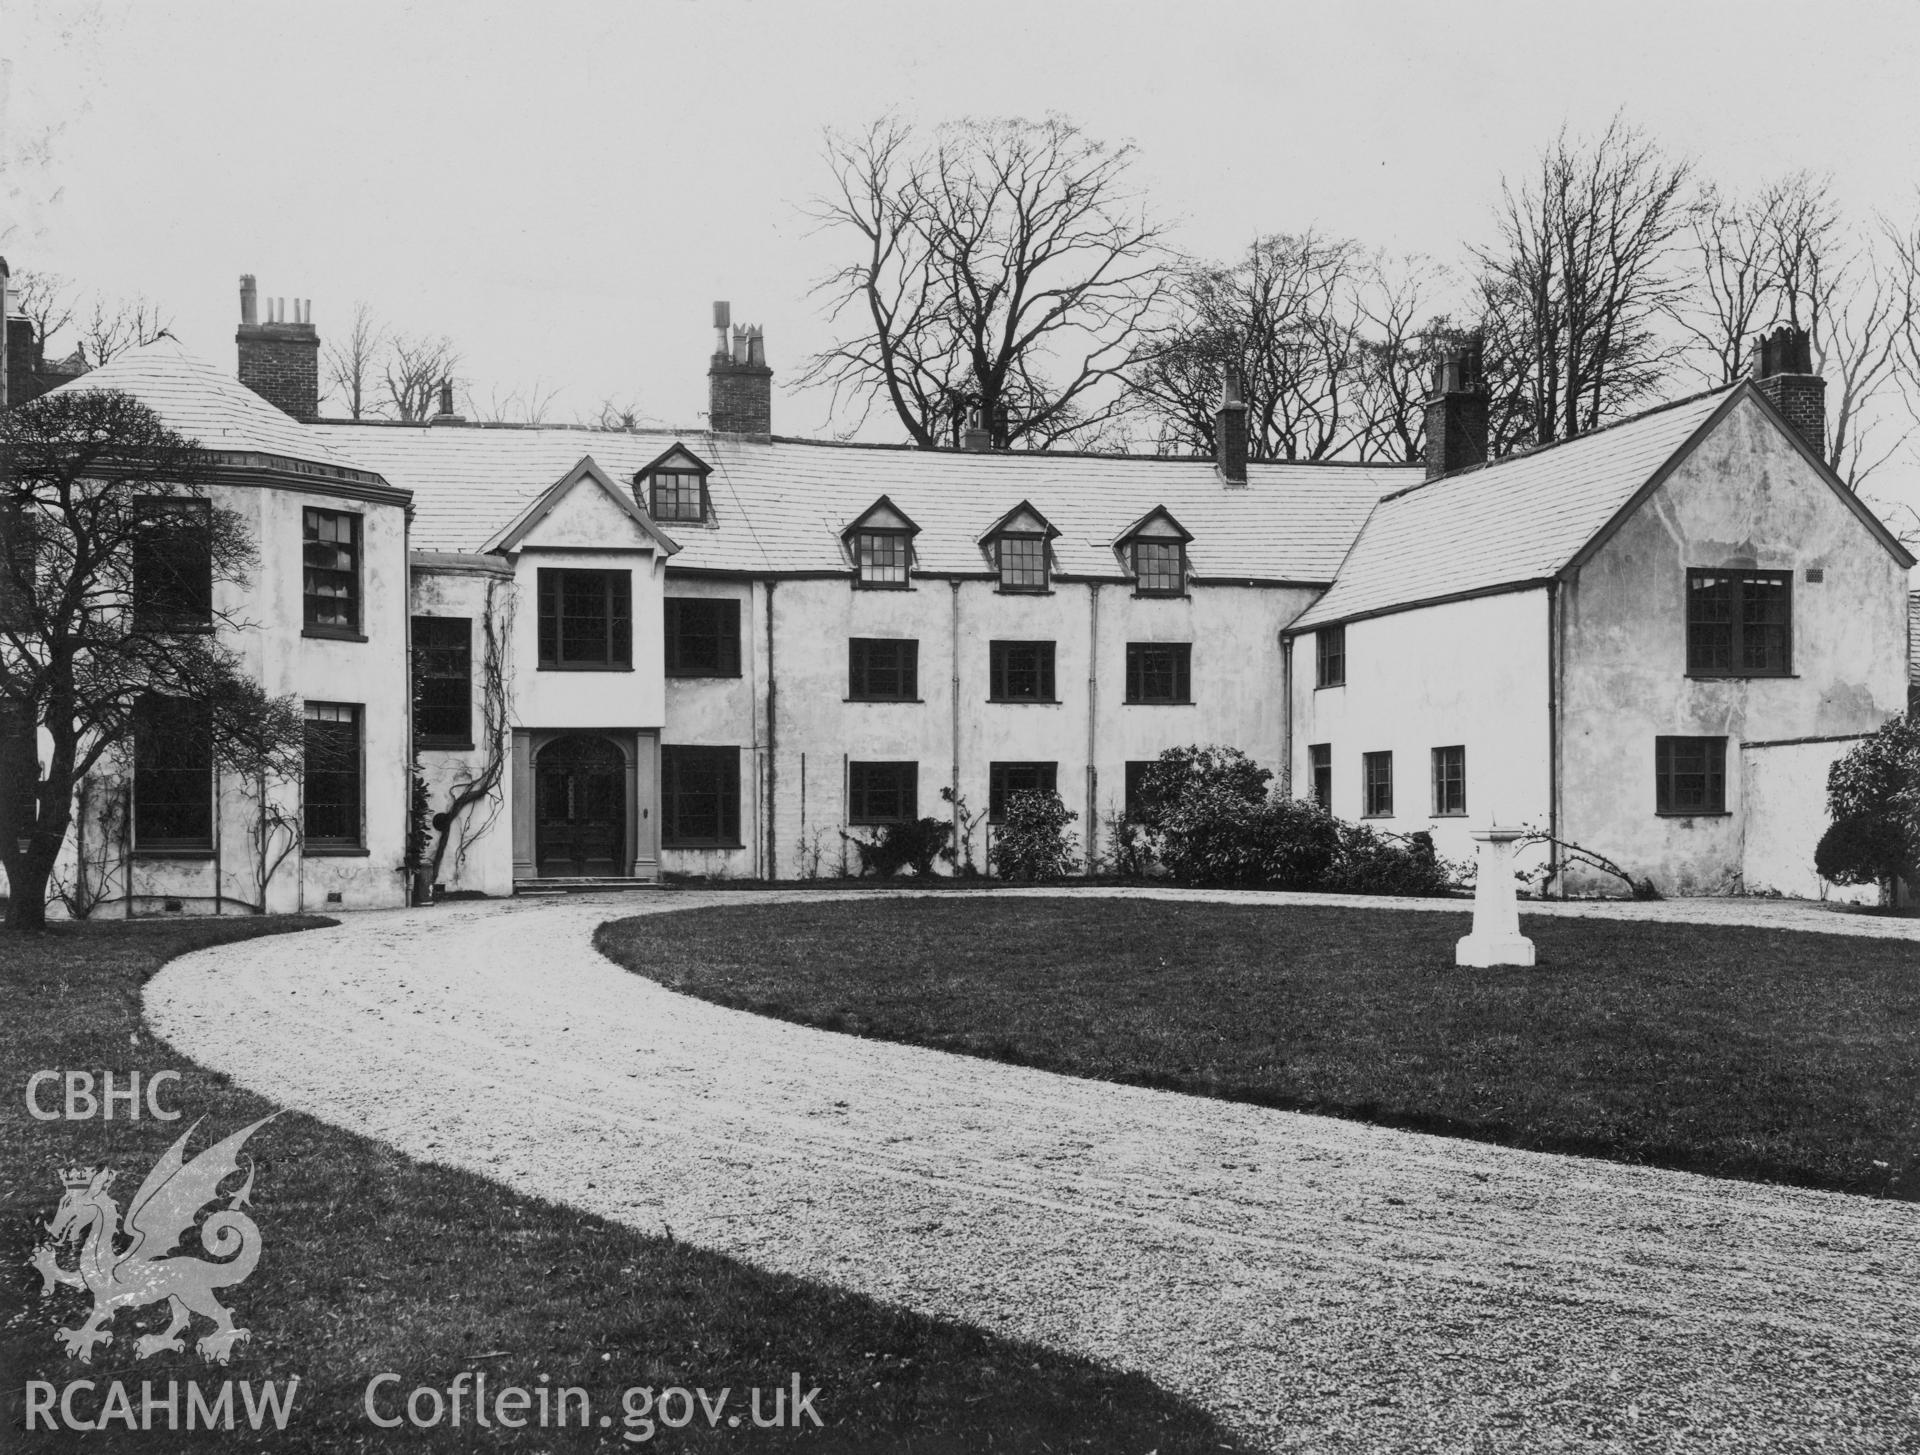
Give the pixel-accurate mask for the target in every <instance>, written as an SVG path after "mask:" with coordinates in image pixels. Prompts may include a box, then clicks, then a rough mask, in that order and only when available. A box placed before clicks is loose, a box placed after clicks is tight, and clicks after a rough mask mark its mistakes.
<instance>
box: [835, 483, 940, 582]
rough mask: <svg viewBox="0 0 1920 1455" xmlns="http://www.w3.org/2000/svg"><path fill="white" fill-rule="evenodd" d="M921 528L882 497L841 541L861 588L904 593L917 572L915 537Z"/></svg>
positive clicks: (841, 535) (854, 578)
mask: <svg viewBox="0 0 1920 1455" xmlns="http://www.w3.org/2000/svg"><path fill="white" fill-rule="evenodd" d="M919 533H920V527H919V526H917V525H915V524H914V523H913V522H912V521H911V520H909V519H908V518H907V515H906V512H905V511H903V510H901V509H900V507H899V506H897V505H895V504H894V503H893V502H892V501H891V500H889V499H887V497H886V496H884V495H882V496H881V497H880V498H879V499H878V500H876V501H874V503H873V504H872V505H869V506H868V507H867V508H866V509H865V510H863V511H862V512H861V513H860V515H859V516H858V517H857V518H856V519H855V520H854V521H853V523H852V524H850V525H849V526H848V527H847V528H846V529H845V530H843V531H842V532H841V533H840V539H841V540H842V541H844V542H845V543H846V547H847V555H848V556H849V557H850V558H851V559H852V562H853V584H854V586H855V587H857V588H863V589H866V590H879V591H887V590H892V591H904V590H906V589H907V587H908V585H909V584H910V579H909V578H910V577H911V575H912V571H913V538H914V537H915V536H916V535H918V534H919Z"/></svg>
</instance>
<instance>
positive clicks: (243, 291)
mask: <svg viewBox="0 0 1920 1455" xmlns="http://www.w3.org/2000/svg"><path fill="white" fill-rule="evenodd" d="M240 321H241V322H242V323H258V322H259V321H260V298H259V294H258V292H257V291H256V290H255V287H254V282H253V274H251V273H242V274H241V275H240Z"/></svg>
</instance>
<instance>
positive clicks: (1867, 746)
mask: <svg viewBox="0 0 1920 1455" xmlns="http://www.w3.org/2000/svg"><path fill="white" fill-rule="evenodd" d="M1827 810H1828V812H1829V813H1831V814H1832V815H1833V824H1832V826H1831V827H1830V828H1828V830H1827V831H1826V833H1824V834H1823V835H1821V838H1820V843H1819V845H1818V846H1817V847H1816V848H1815V849H1814V853H1813V865H1814V868H1815V869H1816V870H1817V871H1818V872H1819V874H1820V877H1821V878H1823V879H1830V880H1832V881H1833V882H1834V883H1836V884H1885V883H1887V882H1888V881H1890V880H1892V879H1893V878H1894V877H1896V876H1899V877H1901V878H1906V879H1912V878H1914V877H1915V871H1916V869H1920V724H1916V723H1915V722H1914V721H1912V720H1911V719H1910V718H1909V717H1907V716H1905V715H1902V716H1900V717H1896V718H1893V719H1891V720H1890V721H1888V722H1886V723H1885V724H1883V725H1882V726H1881V728H1880V730H1879V731H1878V732H1876V733H1874V734H1873V735H1872V736H1871V737H1867V738H1863V739H1862V740H1861V741H1860V742H1858V743H1856V744H1855V745H1854V746H1853V747H1852V748H1851V749H1849V750H1848V751H1847V753H1846V754H1844V755H1843V756H1842V757H1840V758H1839V759H1837V760H1835V762H1834V765H1833V767H1832V768H1830V769H1828V771H1827Z"/></svg>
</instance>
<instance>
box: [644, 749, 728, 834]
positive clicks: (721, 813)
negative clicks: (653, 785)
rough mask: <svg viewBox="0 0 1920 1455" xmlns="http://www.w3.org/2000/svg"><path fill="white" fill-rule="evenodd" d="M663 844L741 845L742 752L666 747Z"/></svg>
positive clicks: (662, 767)
mask: <svg viewBox="0 0 1920 1455" xmlns="http://www.w3.org/2000/svg"><path fill="white" fill-rule="evenodd" d="M660 819H661V823H660V845H661V847H662V848H667V849H737V848H739V847H740V750H739V749H738V748H693V747H682V746H679V745H673V746H668V745H664V744H663V745H662V746H661V749H660Z"/></svg>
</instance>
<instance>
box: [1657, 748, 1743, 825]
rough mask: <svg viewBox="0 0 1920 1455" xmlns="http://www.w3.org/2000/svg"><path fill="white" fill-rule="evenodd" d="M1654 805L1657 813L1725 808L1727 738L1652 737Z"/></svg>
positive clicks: (1722, 810) (1683, 812) (1687, 812)
mask: <svg viewBox="0 0 1920 1455" xmlns="http://www.w3.org/2000/svg"><path fill="white" fill-rule="evenodd" d="M1653 781H1654V807H1655V810H1656V811H1657V812H1659V813H1671V814H1694V813H1725V812H1726V811H1727V740H1726V739H1725V738H1655V739H1654V740H1653Z"/></svg>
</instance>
